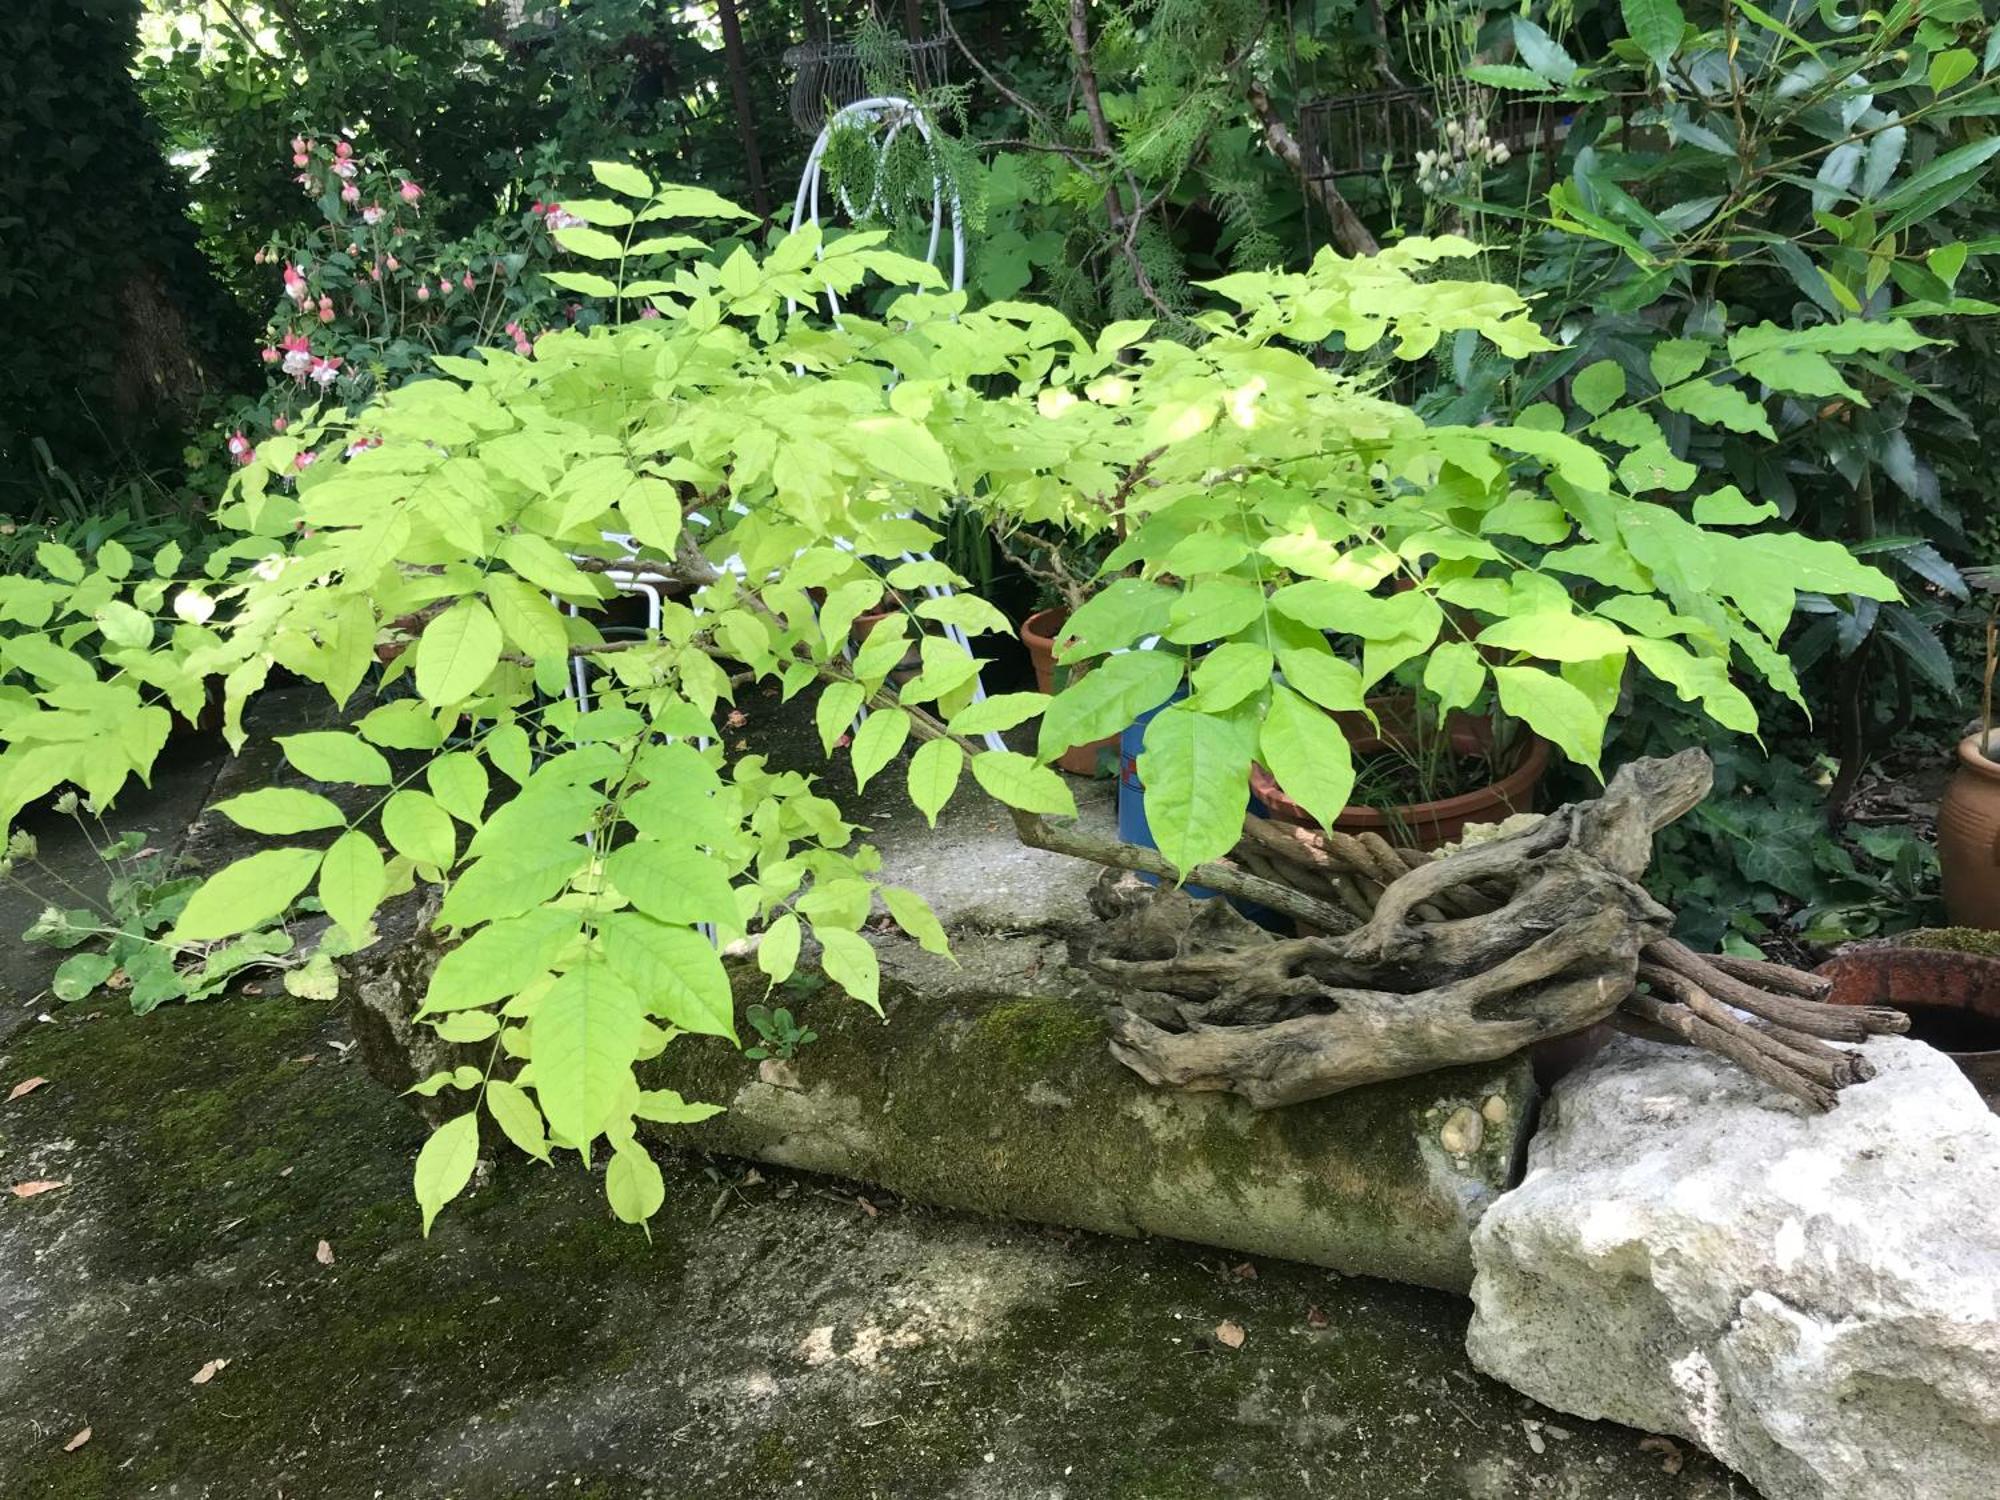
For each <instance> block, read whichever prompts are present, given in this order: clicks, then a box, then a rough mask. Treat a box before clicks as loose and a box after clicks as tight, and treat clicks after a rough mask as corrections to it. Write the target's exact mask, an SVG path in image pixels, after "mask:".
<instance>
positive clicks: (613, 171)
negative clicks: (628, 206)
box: [590, 161, 653, 198]
mask: <svg viewBox="0 0 2000 1500" xmlns="http://www.w3.org/2000/svg"><path fill="white" fill-rule="evenodd" d="M590 175H591V176H593V177H595V178H596V179H597V180H598V181H599V182H601V183H603V184H604V185H605V186H606V187H608V188H610V189H611V191H612V192H614V193H623V194H624V195H625V196H626V197H627V198H650V197H652V196H653V179H652V178H650V177H648V176H647V175H646V174H645V173H644V172H642V171H640V170H639V169H638V168H637V167H635V166H633V165H632V164H631V163H630V162H622V161H594V162H592V163H591V164H590Z"/></svg>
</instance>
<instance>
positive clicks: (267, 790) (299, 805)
mask: <svg viewBox="0 0 2000 1500" xmlns="http://www.w3.org/2000/svg"><path fill="white" fill-rule="evenodd" d="M215 811H217V812H219V813H221V814H222V815H223V816H224V817H225V818H227V819H229V821H230V822H232V823H234V824H235V825H236V826H237V827H239V828H247V829H249V830H250V831H251V832H252V833H269V834H277V835H281V836H282V835H285V834H292V833H310V832H312V831H313V830H314V829H316V828H339V827H341V826H342V825H343V824H345V823H346V822H347V817H346V815H345V814H344V813H342V812H341V810H340V809H339V808H338V807H336V806H335V805H334V804H333V802H332V801H331V800H330V799H328V798H326V797H322V796H320V795H319V793H317V792H301V791H298V790H295V789H294V788H291V787H275V786H267V787H260V788H259V789H258V790H256V791H254V792H245V793H243V794H242V795H241V796H240V797H231V798H229V799H228V800H227V801H224V802H218V803H216V804H215Z"/></svg>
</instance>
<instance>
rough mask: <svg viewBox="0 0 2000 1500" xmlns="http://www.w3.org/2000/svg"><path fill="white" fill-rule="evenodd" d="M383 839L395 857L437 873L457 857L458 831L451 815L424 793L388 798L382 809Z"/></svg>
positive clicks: (398, 794)
mask: <svg viewBox="0 0 2000 1500" xmlns="http://www.w3.org/2000/svg"><path fill="white" fill-rule="evenodd" d="M382 836H383V837H384V838H386V839H387V840H388V841H389V847H390V848H392V849H394V850H395V851H396V852H397V853H398V854H401V855H404V856H406V857H407V858H409V859H412V860H414V861H415V862H416V863H417V864H419V865H428V866H430V867H431V868H433V869H437V870H448V869H450V868H451V862H452V861H453V860H454V859H456V858H458V830H457V828H456V826H455V825H454V824H453V823H452V821H451V814H450V813H448V812H446V811H445V810H444V809H443V808H442V807H440V806H439V805H438V803H437V799H435V798H434V797H431V796H429V795H427V794H426V793H424V792H418V791H411V790H409V789H407V788H406V789H404V790H403V791H399V792H394V793H392V794H391V795H390V797H389V800H388V802H387V803H385V804H384V805H383V808H382Z"/></svg>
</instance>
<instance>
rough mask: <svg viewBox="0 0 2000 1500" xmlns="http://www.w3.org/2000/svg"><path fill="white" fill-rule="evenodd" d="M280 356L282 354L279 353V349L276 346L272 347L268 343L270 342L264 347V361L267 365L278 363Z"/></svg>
mask: <svg viewBox="0 0 2000 1500" xmlns="http://www.w3.org/2000/svg"><path fill="white" fill-rule="evenodd" d="M279 358H280V356H279V354H278V351H277V350H276V349H275V348H273V347H271V346H270V345H268V344H267V345H265V347H264V363H265V364H267V365H275V364H276V363H277V362H278V360H279Z"/></svg>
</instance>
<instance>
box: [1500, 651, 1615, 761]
mask: <svg viewBox="0 0 2000 1500" xmlns="http://www.w3.org/2000/svg"><path fill="white" fill-rule="evenodd" d="M1493 681H1494V684H1495V685H1496V686H1497V687H1498V688H1499V690H1500V706H1501V708H1503V709H1505V710H1506V711H1507V712H1508V713H1510V714H1512V715H1513V716H1514V717H1515V718H1517V719H1525V720H1526V721H1527V724H1528V727H1529V728H1530V729H1532V730H1534V731H1535V733H1536V734H1539V735H1540V736H1541V737H1542V738H1543V739H1545V740H1549V741H1551V742H1552V743H1554V744H1555V745H1557V746H1559V747H1560V748H1561V749H1562V751H1563V753H1564V754H1565V755H1567V756H1568V757H1569V758H1570V759H1571V760H1573V761H1575V762H1577V764H1579V765H1584V766H1588V767H1590V769H1591V770H1593V771H1595V770H1596V769H1597V762H1598V757H1599V756H1600V755H1602V754H1603V751H1604V718H1603V716H1602V715H1601V714H1599V713H1598V712H1597V709H1596V708H1595V706H1593V705H1592V703H1591V701H1590V699H1589V698H1588V697H1587V696H1586V695H1585V694H1584V692H1583V691H1582V690H1581V689H1580V688H1576V687H1573V686H1571V685H1570V684H1569V683H1567V682H1564V681H1563V680H1562V678H1560V677H1557V676H1555V675H1554V674H1553V673H1549V672H1544V671H1543V670H1542V669H1541V668H1539V667H1495V668H1493Z"/></svg>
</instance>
